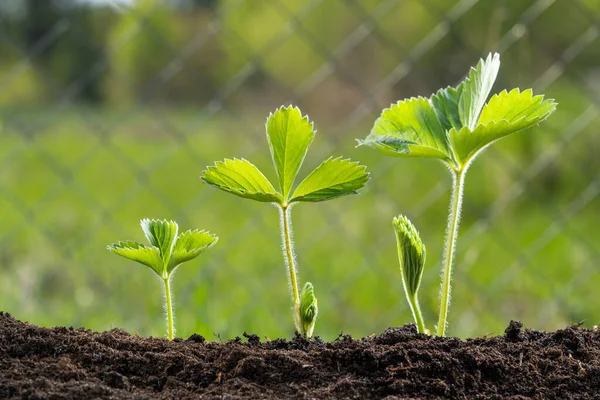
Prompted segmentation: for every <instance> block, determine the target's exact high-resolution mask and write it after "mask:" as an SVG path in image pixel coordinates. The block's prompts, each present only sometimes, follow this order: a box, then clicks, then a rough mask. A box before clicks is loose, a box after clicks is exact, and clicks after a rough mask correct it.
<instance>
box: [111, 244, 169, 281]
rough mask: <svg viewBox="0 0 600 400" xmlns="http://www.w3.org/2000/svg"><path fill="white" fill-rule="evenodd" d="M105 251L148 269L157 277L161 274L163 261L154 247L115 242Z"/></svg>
mask: <svg viewBox="0 0 600 400" xmlns="http://www.w3.org/2000/svg"><path fill="white" fill-rule="evenodd" d="M107 249H108V250H109V251H111V252H113V253H115V254H118V255H120V256H122V257H125V258H127V259H129V260H133V261H137V262H139V263H140V264H143V265H145V266H147V267H149V268H150V269H151V270H152V271H154V272H156V274H158V275H159V276H162V274H163V261H162V259H161V258H160V250H159V249H158V247H155V246H144V245H143V244H140V243H138V242H133V241H128V242H117V243H113V244H110V245H108V246H107Z"/></svg>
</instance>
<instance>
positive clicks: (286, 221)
mask: <svg viewBox="0 0 600 400" xmlns="http://www.w3.org/2000/svg"><path fill="white" fill-rule="evenodd" d="M290 211H291V210H290V206H289V205H287V206H282V207H280V215H281V230H282V237H283V257H284V258H285V262H286V265H287V268H288V274H289V284H290V291H291V294H292V302H293V303H294V309H293V310H294V311H293V312H294V326H295V327H296V330H297V331H298V332H300V333H302V334H304V333H305V332H304V329H303V328H302V321H301V318H300V295H299V294H298V279H297V277H296V273H297V272H296V258H295V254H294V247H293V242H292V226H291V215H290Z"/></svg>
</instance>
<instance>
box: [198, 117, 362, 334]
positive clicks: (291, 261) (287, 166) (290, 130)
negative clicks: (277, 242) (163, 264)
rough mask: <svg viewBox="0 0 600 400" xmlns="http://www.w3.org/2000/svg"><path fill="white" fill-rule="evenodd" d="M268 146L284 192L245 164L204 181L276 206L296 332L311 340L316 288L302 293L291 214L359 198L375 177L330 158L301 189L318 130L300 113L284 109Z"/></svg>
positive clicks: (272, 124) (220, 168)
mask: <svg viewBox="0 0 600 400" xmlns="http://www.w3.org/2000/svg"><path fill="white" fill-rule="evenodd" d="M266 131H267V142H268V144H269V148H270V150H271V158H272V159H273V164H274V166H275V171H276V172H277V177H278V180H279V190H276V189H275V188H274V187H273V185H272V184H271V182H269V180H268V179H267V178H266V177H265V176H264V175H263V173H262V172H260V171H259V170H258V168H257V167H255V166H254V165H253V164H252V163H250V162H249V161H246V160H244V159H237V158H234V159H233V160H232V159H225V160H223V161H218V162H216V163H215V164H214V165H213V166H210V167H207V169H206V170H205V171H204V172H203V174H202V180H203V181H204V182H206V183H208V184H209V185H211V186H214V187H216V188H218V189H221V190H224V191H226V192H229V193H232V194H235V195H236V196H240V197H243V198H246V199H252V200H256V201H261V202H266V203H273V204H274V205H275V206H276V207H277V208H278V209H279V214H280V217H281V218H280V220H281V237H282V241H283V256H284V259H285V263H286V266H287V270H288V280H289V288H290V292H291V297H292V303H293V316H294V326H295V327H296V330H297V331H298V332H299V333H300V334H302V335H303V336H304V337H307V338H308V337H311V336H312V333H313V330H314V325H315V321H316V318H317V300H316V298H315V296H314V288H313V286H312V284H310V282H308V283H307V284H306V285H305V286H304V289H303V290H302V293H301V294H299V293H298V277H297V275H298V271H297V265H296V264H297V263H296V256H295V253H294V247H293V242H292V237H293V235H292V226H291V215H290V210H291V208H292V206H294V205H295V204H297V203H299V202H319V201H325V200H331V199H335V198H336V197H341V196H345V195H349V194H356V193H357V191H358V190H359V189H360V188H362V187H363V186H364V185H365V184H366V182H367V180H368V179H369V174H368V173H367V172H366V171H365V167H364V166H361V165H359V164H358V163H357V162H351V161H350V160H345V159H342V158H339V157H338V158H329V159H327V160H325V161H324V162H323V163H322V164H321V165H319V166H318V167H317V168H316V169H315V170H314V171H313V172H311V173H310V174H309V175H308V176H307V177H306V178H305V179H304V180H303V181H302V182H301V183H300V184H299V185H298V186H297V187H296V188H295V190H292V189H293V187H294V181H295V179H296V176H297V175H298V171H299V170H300V167H301V165H302V163H303V161H304V157H305V156H306V152H307V151H308V147H309V146H310V144H311V143H312V141H313V138H314V136H315V130H314V127H313V123H312V122H310V121H309V119H308V117H306V116H303V115H302V113H301V112H300V110H299V109H298V108H296V107H291V106H290V107H281V108H279V109H277V110H276V111H275V112H274V113H272V114H270V115H269V117H268V118H267V123H266Z"/></svg>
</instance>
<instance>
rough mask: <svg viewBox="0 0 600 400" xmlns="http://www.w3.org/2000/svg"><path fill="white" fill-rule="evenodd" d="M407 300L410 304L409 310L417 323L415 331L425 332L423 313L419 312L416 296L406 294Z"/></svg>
mask: <svg viewBox="0 0 600 400" xmlns="http://www.w3.org/2000/svg"><path fill="white" fill-rule="evenodd" d="M408 302H409V304H410V310H411V311H412V314H413V318H414V319H415V322H416V324H417V331H418V332H419V333H425V323H424V322H423V314H421V307H420V306H419V299H417V296H408Z"/></svg>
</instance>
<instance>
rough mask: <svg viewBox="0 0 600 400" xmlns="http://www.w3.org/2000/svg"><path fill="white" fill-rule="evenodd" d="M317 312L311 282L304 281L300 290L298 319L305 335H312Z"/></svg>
mask: <svg viewBox="0 0 600 400" xmlns="http://www.w3.org/2000/svg"><path fill="white" fill-rule="evenodd" d="M318 314H319V307H318V302H317V298H316V297H315V289H314V287H313V284H312V283H310V282H306V283H305V284H304V287H303V288H302V292H300V319H301V322H302V329H303V330H304V332H303V333H304V336H305V337H307V338H310V337H312V335H313V332H314V330H315V323H316V322H317V315H318Z"/></svg>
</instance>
